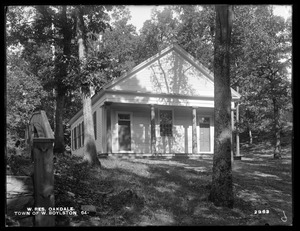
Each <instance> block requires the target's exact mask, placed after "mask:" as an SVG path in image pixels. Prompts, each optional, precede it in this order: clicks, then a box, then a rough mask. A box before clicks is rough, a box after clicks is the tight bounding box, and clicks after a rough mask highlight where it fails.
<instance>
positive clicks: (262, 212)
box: [254, 209, 270, 215]
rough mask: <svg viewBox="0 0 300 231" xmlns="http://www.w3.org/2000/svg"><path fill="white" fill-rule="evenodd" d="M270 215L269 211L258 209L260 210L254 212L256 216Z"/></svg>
mask: <svg viewBox="0 0 300 231" xmlns="http://www.w3.org/2000/svg"><path fill="white" fill-rule="evenodd" d="M268 213H270V211H269V209H262V210H261V209H258V210H254V214H255V215H256V214H268Z"/></svg>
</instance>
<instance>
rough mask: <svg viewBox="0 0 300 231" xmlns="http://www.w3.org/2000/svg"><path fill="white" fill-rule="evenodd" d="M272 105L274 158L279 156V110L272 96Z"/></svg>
mask: <svg viewBox="0 0 300 231" xmlns="http://www.w3.org/2000/svg"><path fill="white" fill-rule="evenodd" d="M273 107H274V135H275V139H274V146H275V148H274V159H280V158H281V143H280V124H279V122H280V121H279V119H280V114H279V113H280V111H279V107H278V103H277V100H276V99H275V98H273Z"/></svg>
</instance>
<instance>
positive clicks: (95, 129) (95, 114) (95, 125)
mask: <svg viewBox="0 0 300 231" xmlns="http://www.w3.org/2000/svg"><path fill="white" fill-rule="evenodd" d="M93 122H94V133H95V140H96V139H97V112H96V111H95V112H94V114H93Z"/></svg>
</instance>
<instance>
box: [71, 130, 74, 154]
mask: <svg viewBox="0 0 300 231" xmlns="http://www.w3.org/2000/svg"><path fill="white" fill-rule="evenodd" d="M71 147H72V151H74V129H72V130H71Z"/></svg>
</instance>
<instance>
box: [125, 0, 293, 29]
mask: <svg viewBox="0 0 300 231" xmlns="http://www.w3.org/2000/svg"><path fill="white" fill-rule="evenodd" d="M154 7H155V6H154V5H137V6H134V5H132V6H128V8H129V9H130V11H131V16H132V18H131V20H130V21H129V23H131V24H133V25H134V26H135V27H136V29H137V31H139V30H140V29H141V28H142V27H143V24H144V22H145V21H146V20H148V19H150V18H151V10H152V9H153V8H154ZM158 7H159V6H158ZM159 8H162V7H159ZM291 11H292V7H291V5H290V6H288V5H276V6H275V7H274V14H275V15H280V16H283V17H284V18H285V19H286V18H287V17H288V16H290V15H291Z"/></svg>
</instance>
